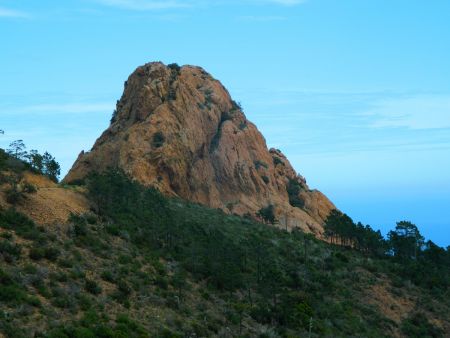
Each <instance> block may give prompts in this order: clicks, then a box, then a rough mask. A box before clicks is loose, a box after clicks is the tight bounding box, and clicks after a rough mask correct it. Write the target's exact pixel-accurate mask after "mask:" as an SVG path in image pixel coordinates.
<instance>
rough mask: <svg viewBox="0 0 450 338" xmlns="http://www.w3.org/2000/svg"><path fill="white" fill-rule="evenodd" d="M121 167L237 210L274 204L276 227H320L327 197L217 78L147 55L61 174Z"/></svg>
mask: <svg viewBox="0 0 450 338" xmlns="http://www.w3.org/2000/svg"><path fill="white" fill-rule="evenodd" d="M107 168H120V169H122V170H123V171H124V172H125V173H127V174H128V175H129V176H130V177H132V178H134V179H136V180H137V181H139V182H140V183H143V184H145V185H148V186H154V187H156V188H158V189H159V190H160V191H161V192H163V193H164V194H167V195H170V196H179V197H181V198H183V199H186V200H190V201H193V202H198V203H201V204H204V205H207V206H209V207H212V208H220V209H223V210H224V211H226V212H230V213H231V212H232V213H236V214H240V215H244V214H250V215H253V216H255V215H257V213H258V211H259V210H261V209H262V208H265V207H267V206H269V205H273V206H274V211H275V216H276V219H277V223H278V225H279V226H281V227H285V228H287V229H292V228H294V227H298V228H301V229H303V230H304V231H307V232H313V233H315V234H316V235H320V234H321V233H322V232H323V227H322V225H323V222H324V220H325V218H326V217H327V215H328V214H329V212H330V211H331V210H332V209H334V208H335V207H334V205H333V204H332V203H331V202H330V201H329V200H328V199H327V198H326V196H324V195H323V194H322V193H320V192H319V191H317V190H310V189H309V187H308V185H307V184H306V180H305V179H304V178H303V177H302V176H300V175H298V174H297V173H296V171H295V170H294V169H293V167H292V166H291V164H290V163H289V161H288V159H287V158H286V157H285V156H284V155H283V154H282V153H281V151H279V150H277V149H270V150H269V149H268V148H267V145H266V142H265V139H264V137H263V136H262V134H261V133H260V132H259V131H258V129H257V128H256V126H255V125H254V124H253V123H251V122H250V121H248V120H247V118H246V117H245V115H244V113H243V111H242V109H241V107H240V106H239V104H237V103H236V102H235V101H233V100H232V99H231V97H230V94H229V93H228V91H227V90H226V89H225V88H224V86H223V85H222V84H221V83H220V82H219V81H217V80H215V79H214V78H213V77H212V76H211V75H209V74H208V73H207V72H205V71H204V70H203V69H202V68H200V67H194V66H183V67H179V66H177V65H175V64H172V65H169V66H165V65H164V64H162V63H159V62H156V63H148V64H146V65H144V66H141V67H139V68H137V69H136V70H135V71H134V72H133V73H132V74H131V75H130V77H129V78H128V80H127V81H126V82H125V89H124V93H123V95H122V97H121V99H120V100H119V101H118V102H117V109H116V110H115V112H114V114H113V117H112V120H111V125H110V126H109V128H108V129H107V130H106V131H105V132H104V133H103V134H102V135H101V136H100V138H99V139H98V140H97V141H96V142H95V144H94V146H93V148H92V150H91V151H89V152H82V153H81V154H80V155H79V156H78V159H77V160H76V162H75V164H74V165H73V167H72V169H71V170H70V172H69V173H68V175H67V176H66V177H65V179H64V182H66V183H70V182H76V181H78V180H82V179H84V178H85V177H86V176H87V175H88V174H89V173H90V172H92V171H103V170H106V169H107Z"/></svg>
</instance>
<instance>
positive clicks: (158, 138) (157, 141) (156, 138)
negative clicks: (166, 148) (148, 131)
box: [153, 131, 166, 148]
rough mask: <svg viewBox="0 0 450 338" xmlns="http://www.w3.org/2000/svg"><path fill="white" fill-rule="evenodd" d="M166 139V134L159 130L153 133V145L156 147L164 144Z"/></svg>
mask: <svg viewBox="0 0 450 338" xmlns="http://www.w3.org/2000/svg"><path fill="white" fill-rule="evenodd" d="M165 140H166V138H165V137H164V134H163V133H162V132H160V131H158V132H156V133H155V134H154V135H153V146H154V147H155V148H160V147H162V146H163V145H164V142H165Z"/></svg>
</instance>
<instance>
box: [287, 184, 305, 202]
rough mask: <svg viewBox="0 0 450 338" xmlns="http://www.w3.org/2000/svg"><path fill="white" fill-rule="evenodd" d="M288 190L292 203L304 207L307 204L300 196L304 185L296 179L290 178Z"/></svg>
mask: <svg viewBox="0 0 450 338" xmlns="http://www.w3.org/2000/svg"><path fill="white" fill-rule="evenodd" d="M286 190H287V193H288V196H289V204H290V205H292V206H293V207H297V208H303V207H304V206H305V201H304V200H302V199H301V198H300V197H299V194H300V191H301V190H302V186H301V185H300V183H299V182H298V181H297V180H296V179H292V178H290V179H289V182H288V185H287V187H286Z"/></svg>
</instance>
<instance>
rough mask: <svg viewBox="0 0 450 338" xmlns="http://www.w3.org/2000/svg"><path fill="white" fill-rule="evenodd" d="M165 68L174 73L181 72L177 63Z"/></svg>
mask: <svg viewBox="0 0 450 338" xmlns="http://www.w3.org/2000/svg"><path fill="white" fill-rule="evenodd" d="M167 67H168V68H169V69H170V70H173V71H175V72H176V73H179V72H180V70H181V67H180V66H179V65H178V63H171V64H169V65H167Z"/></svg>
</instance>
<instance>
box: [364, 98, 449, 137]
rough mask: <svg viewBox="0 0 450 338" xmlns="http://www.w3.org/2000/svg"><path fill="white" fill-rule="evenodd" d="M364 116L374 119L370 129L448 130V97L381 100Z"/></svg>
mask: <svg viewBox="0 0 450 338" xmlns="http://www.w3.org/2000/svg"><path fill="white" fill-rule="evenodd" d="M364 115H367V116H369V117H371V118H373V119H374V120H373V122H372V127H376V128H386V127H399V128H402V127H403V128H408V129H414V130H421V129H438V128H450V96H448V95H447V96H446V95H421V96H415V97H404V98H398V99H389V100H382V101H379V102H377V103H376V104H374V107H373V108H372V109H371V110H369V111H367V112H366V113H365V114H364Z"/></svg>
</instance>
